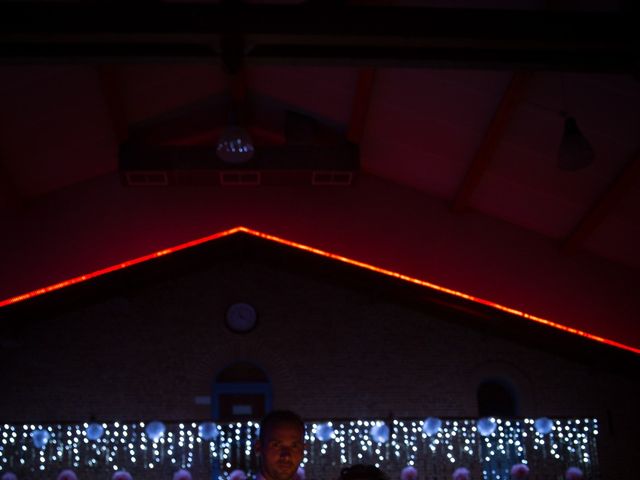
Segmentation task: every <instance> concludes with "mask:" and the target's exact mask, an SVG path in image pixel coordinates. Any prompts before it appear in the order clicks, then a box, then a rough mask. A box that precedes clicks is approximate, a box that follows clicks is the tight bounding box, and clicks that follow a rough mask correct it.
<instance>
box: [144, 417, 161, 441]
mask: <svg viewBox="0 0 640 480" xmlns="http://www.w3.org/2000/svg"><path fill="white" fill-rule="evenodd" d="M165 430H166V427H165V426H164V423H162V422H159V421H157V420H156V421H154V422H151V423H149V425H147V428H145V429H144V431H145V432H147V435H148V436H149V438H150V439H151V440H153V441H154V442H157V441H158V439H159V438H160V437H161V436H162V435H164V431H165Z"/></svg>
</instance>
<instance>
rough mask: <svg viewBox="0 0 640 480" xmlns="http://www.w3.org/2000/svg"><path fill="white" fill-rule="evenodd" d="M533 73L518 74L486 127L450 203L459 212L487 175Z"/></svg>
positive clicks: (508, 86) (510, 83)
mask: <svg viewBox="0 0 640 480" xmlns="http://www.w3.org/2000/svg"><path fill="white" fill-rule="evenodd" d="M531 76H532V74H531V73H530V72H515V73H514V74H513V76H512V77H511V81H510V82H509V85H507V89H506V90H505V92H504V94H503V95H502V98H501V99H500V104H499V105H498V108H497V109H496V112H495V113H494V115H493V118H492V119H491V122H490V123H489V126H488V127H487V131H486V132H485V134H484V137H483V139H482V142H481V143H480V145H479V147H478V149H477V150H476V152H475V154H474V156H473V159H472V160H471V163H470V164H469V168H467V171H466V173H465V176H464V179H463V180H462V183H461V184H460V186H459V187H458V190H457V191H456V194H455V195H454V197H453V200H452V202H451V208H452V210H454V211H457V212H460V211H463V210H465V209H466V208H467V207H468V206H469V203H470V200H471V197H472V195H473V192H474V191H475V189H476V187H477V186H478V184H479V183H480V181H481V180H482V177H483V176H484V174H485V173H486V171H487V169H488V168H489V165H490V163H491V160H492V159H493V155H494V154H495V152H496V150H497V148H498V146H499V145H500V142H501V141H502V137H503V136H504V132H505V130H506V129H507V127H508V126H509V122H510V121H511V117H512V116H513V113H514V111H515V110H516V108H518V105H519V104H520V102H521V100H522V97H523V96H524V93H525V91H526V89H527V85H528V84H529V80H530V79H531Z"/></svg>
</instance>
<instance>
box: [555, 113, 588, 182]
mask: <svg viewBox="0 0 640 480" xmlns="http://www.w3.org/2000/svg"><path fill="white" fill-rule="evenodd" d="M594 157H595V153H594V151H593V148H592V147H591V144H590V143H589V141H588V140H587V139H586V137H585V136H584V135H583V134H582V132H581V131H580V129H579V128H578V122H576V119H575V118H574V117H567V118H566V119H565V121H564V131H563V133H562V140H561V141H560V147H559V148H558V168H560V170H567V171H574V170H580V169H581V168H585V167H588V166H589V165H591V164H592V163H593V159H594Z"/></svg>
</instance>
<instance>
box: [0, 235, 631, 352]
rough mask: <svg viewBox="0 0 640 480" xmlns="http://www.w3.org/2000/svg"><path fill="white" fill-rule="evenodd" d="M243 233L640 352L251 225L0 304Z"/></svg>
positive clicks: (40, 289) (168, 249) (155, 253)
mask: <svg viewBox="0 0 640 480" xmlns="http://www.w3.org/2000/svg"><path fill="white" fill-rule="evenodd" d="M239 232H242V233H247V234H249V235H253V236H255V237H259V238H263V239H265V240H269V241H272V242H276V243H280V244H282V245H287V246H289V247H293V248H297V249H299V250H304V251H306V252H311V253H314V254H316V255H321V256H323V257H326V258H330V259H332V260H335V261H339V262H342V263H346V264H349V265H354V266H356V267H360V268H364V269H366V270H370V271H373V272H376V273H379V274H382V275H386V276H388V277H393V278H397V279H399V280H403V281H405V282H409V283H413V284H416V285H420V286H422V287H425V288H429V289H432V290H436V291H439V292H443V293H446V294H449V295H453V296H455V297H458V298H463V299H465V300H470V301H472V302H476V303H479V304H482V305H486V306H489V307H492V308H495V309H496V310H500V311H503V312H506V313H509V314H512V315H516V316H518V317H522V318H525V319H527V320H530V321H533V322H536V323H540V324H543V325H546V326H548V327H552V328H555V329H558V330H562V331H564V332H568V333H572V334H574V335H578V336H580V337H584V338H588V339H589V340H593V341H596V342H600V343H604V344H606V345H610V346H613V347H616V348H620V349H622V350H627V351H629V352H633V353H636V354H640V349H638V348H635V347H632V346H630V345H625V344H623V343H620V342H616V341H614V340H609V339H607V338H604V337H601V336H598V335H592V334H590V333H587V332H585V331H582V330H578V329H577V328H572V327H567V326H566V325H562V324H559V323H556V322H552V321H550V320H547V319H545V318H542V317H538V316H535V315H531V314H529V313H526V312H523V311H520V310H516V309H513V308H510V307H506V306H504V305H501V304H499V303H495V302H491V301H489V300H485V299H483V298H479V297H475V296H473V295H468V294H466V293H463V292H459V291H457V290H453V289H451V288H446V287H442V286H440V285H437V284H435V283H431V282H427V281H425V280H420V279H418V278H414V277H410V276H408V275H403V274H401V273H397V272H394V271H392V270H386V269H384V268H379V267H376V266H374V265H371V264H368V263H364V262H360V261H358V260H353V259H351V258H347V257H343V256H341V255H336V254H334V253H330V252H326V251H324V250H320V249H318V248H314V247H310V246H308V245H303V244H301V243H297V242H292V241H290V240H285V239H283V238H280V237H276V236H274V235H269V234H267V233H263V232H259V231H257V230H253V229H251V228H247V227H235V228H230V229H228V230H224V231H222V232H219V233H215V234H213V235H208V236H206V237H202V238H199V239H196V240H192V241H190V242H186V243H182V244H180V245H176V246H174V247H171V248H166V249H164V250H159V251H157V252H154V253H151V254H148V255H144V256H142V257H138V258H134V259H133V260H128V261H126V262H122V263H119V264H116V265H113V266H111V267H107V268H103V269H101V270H96V271H95V272H91V273H88V274H85V275H81V276H79V277H75V278H71V279H69V280H65V281H62V282H59V283H55V284H53V285H49V286H47V287H43V288H39V289H37V290H33V291H31V292H27V293H24V294H22V295H17V296H15V297H11V298H8V299H6V300H2V301H0V307H4V306H7V305H13V304H16V303H18V302H21V301H23V300H28V299H30V298H33V297H37V296H39V295H44V294H46V293H49V292H52V291H55V290H60V289H62V288H65V287H68V286H70V285H75V284H77V283H81V282H84V281H86V280H90V279H92V278H95V277H99V276H101V275H105V274H107V273H110V272H114V271H116V270H122V269H124V268H127V267H130V266H132V265H137V264H139V263H143V262H146V261H147V260H152V259H154V258H158V257H161V256H163V255H168V254H170V253H174V252H178V251H180V250H184V249H186V248H190V247H194V246H196V245H200V244H203V243H206V242H209V241H212V240H216V239H218V238H222V237H226V236H229V235H233V234H235V233H239Z"/></svg>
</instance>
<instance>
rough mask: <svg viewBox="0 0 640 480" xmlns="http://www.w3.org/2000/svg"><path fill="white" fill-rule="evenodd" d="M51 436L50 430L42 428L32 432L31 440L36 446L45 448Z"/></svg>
mask: <svg viewBox="0 0 640 480" xmlns="http://www.w3.org/2000/svg"><path fill="white" fill-rule="evenodd" d="M50 438H51V435H49V432H47V431H46V430H42V429H41V428H40V429H38V430H34V431H33V432H31V440H32V441H33V445H34V446H35V447H36V448H44V446H45V445H46V444H47V442H48V441H49V439H50Z"/></svg>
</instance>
